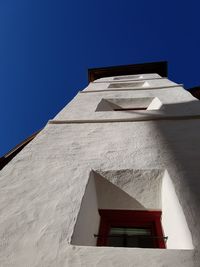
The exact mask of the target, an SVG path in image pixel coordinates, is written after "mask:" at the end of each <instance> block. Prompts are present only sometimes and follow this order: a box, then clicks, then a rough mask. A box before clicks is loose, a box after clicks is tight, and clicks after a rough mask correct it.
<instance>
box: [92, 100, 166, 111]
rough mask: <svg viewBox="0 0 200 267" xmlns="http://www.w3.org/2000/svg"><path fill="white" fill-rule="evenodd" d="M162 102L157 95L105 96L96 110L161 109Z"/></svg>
mask: <svg viewBox="0 0 200 267" xmlns="http://www.w3.org/2000/svg"><path fill="white" fill-rule="evenodd" d="M161 106H162V103H161V102H160V100H159V99H158V98H157V97H143V98H103V99H101V101H100V102H99V104H98V106H97V108H96V111H137V110H156V109H160V108H161Z"/></svg>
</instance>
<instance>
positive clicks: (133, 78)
mask: <svg viewBox="0 0 200 267" xmlns="http://www.w3.org/2000/svg"><path fill="white" fill-rule="evenodd" d="M142 78H143V76H142V75H126V76H118V77H114V79H113V80H116V81H119V80H130V79H132V80H138V79H142Z"/></svg>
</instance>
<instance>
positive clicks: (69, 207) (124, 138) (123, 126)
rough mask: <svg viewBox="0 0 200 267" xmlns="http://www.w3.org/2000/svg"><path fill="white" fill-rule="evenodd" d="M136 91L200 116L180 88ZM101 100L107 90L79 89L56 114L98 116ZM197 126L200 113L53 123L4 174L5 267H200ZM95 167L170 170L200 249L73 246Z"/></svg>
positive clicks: (0, 175) (0, 222)
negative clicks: (75, 96)
mask: <svg viewBox="0 0 200 267" xmlns="http://www.w3.org/2000/svg"><path fill="white" fill-rule="evenodd" d="M168 90H170V91H168ZM171 90H172V91H171ZM156 91H157V93H156ZM106 94H108V95H109V97H113V96H116V97H117V96H121V95H123V94H122V92H114V93H113V92H107V93H106ZM113 94H114V95H113ZM130 94H131V95H132V96H133V97H138V94H141V97H142V96H144V95H145V96H146V95H147V96H150V97H156V96H157V95H158V98H159V99H160V100H161V101H162V102H165V103H167V104H166V105H167V107H166V108H167V111H166V112H168V110H170V107H171V109H172V110H174V111H175V112H178V111H179V112H180V111H183V115H184V112H185V113H187V114H197V115H198V114H199V106H198V105H197V102H196V100H195V99H194V98H193V97H191V96H189V93H187V92H185V91H183V90H182V89H181V88H177V87H176V88H174V89H173V88H170V89H161V90H160V89H156V90H152V91H151V90H146V91H144V90H143V91H142V90H141V91H139V90H137V91H134V92H132V91H131V92H130V91H127V93H126V96H127V97H129V96H130ZM123 96H124V95H123ZM102 97H105V94H104V93H103V92H102V95H101V94H99V93H83V94H80V95H78V97H77V98H76V99H75V100H73V101H72V102H71V104H70V105H69V107H67V108H65V109H64V110H63V111H62V112H61V113H60V114H59V115H58V116H57V118H59V119H64V120H67V119H71V118H78V119H82V118H87V119H90V118H95V116H96V115H94V114H96V113H97V112H96V113H95V111H94V110H95V108H96V104H97V103H98V101H100V99H101V98H102ZM170 102H172V103H171V104H170ZM175 102H177V103H175ZM87 105H88V107H87ZM164 112H165V111H164V110H163V113H164ZM98 113H100V112H98ZM180 113H181V112H180ZM136 115H137V116H139V115H138V114H136ZM104 116H106V118H110V115H109V114H107V115H105V112H104ZM123 116H124V115H123ZM131 116H132V114H131ZM199 131H200V120H199V119H198V118H195V119H187V120H185V119H181V120H177V119H176V120H170V119H168V120H165V121H160V120H157V121H154V120H151V121H139V122H137V121H135V122H114V123H113V122H107V123H95V122H93V123H76V124H71V123H64V124H48V125H47V126H46V127H45V128H44V130H43V131H42V132H41V133H40V134H39V135H38V136H37V137H36V138H35V139H34V140H33V141H32V142H31V143H29V144H28V145H27V146H26V147H25V148H24V149H23V150H22V151H21V152H20V153H19V154H18V155H17V156H16V157H15V158H14V159H13V160H12V161H11V162H10V163H9V164H8V165H7V166H6V167H5V168H4V169H3V170H2V171H1V172H0V188H1V194H0V238H1V239H0V240H1V243H0V266H3V267H8V266H9V267H10V266H17V267H18V266H19V267H22V266H34V267H41V266H45V267H46V266H48V267H49V266H52V267H53V266H73V267H77V266H86V267H87V266H89V267H90V266H120V267H121V266H134V267H139V266H144V267H146V266H155V267H161V266H162V267H164V266H165V267H166V266H167V267H168V266H170V267H171V266H173V267H180V266H181V267H183V266H184V267H193V266H195V267H199V265H200V260H199V248H200V226H199V218H200V211H199V205H200V199H199V195H200V192H199V188H200V180H199V171H200V166H199V160H198V159H199V157H200V147H199V146H200V145H199ZM92 169H93V170H101V171H103V172H106V171H108V170H113V171H114V170H122V169H123V170H124V169H126V170H147V169H148V170H151V169H162V170H165V169H167V170H168V173H169V175H170V177H171V179H172V182H173V185H174V188H175V191H176V194H177V197H178V199H179V201H180V205H181V206H182V209H183V212H184V215H185V218H186V221H187V224H188V226H189V230H190V232H191V235H192V239H193V244H194V246H195V250H173V251H171V250H159V249H125V248H103V247H102V248H96V247H87V246H86V247H82V246H72V245H70V242H71V238H72V234H73V231H74V226H75V223H76V220H77V216H78V213H79V210H80V206H81V201H82V198H83V196H84V192H85V188H86V184H87V182H88V179H89V175H90V172H91V170H92ZM130 190H131V189H130Z"/></svg>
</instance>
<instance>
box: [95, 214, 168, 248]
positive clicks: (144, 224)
mask: <svg viewBox="0 0 200 267" xmlns="http://www.w3.org/2000/svg"><path fill="white" fill-rule="evenodd" d="M99 214H100V216H101V221H100V228H99V234H98V239H97V245H98V246H109V247H139V248H165V247H166V246H165V237H164V236H163V231H162V226H161V211H139V210H137V211H136V210H99Z"/></svg>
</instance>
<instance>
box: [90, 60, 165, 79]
mask: <svg viewBox="0 0 200 267" xmlns="http://www.w3.org/2000/svg"><path fill="white" fill-rule="evenodd" d="M167 65H168V64H167V61H157V62H148V63H140V64H131V65H120V66H111V67H101V68H90V69H88V80H89V82H93V81H94V80H96V79H99V78H103V77H111V76H120V75H131V74H142V73H158V74H159V75H161V76H162V77H167V76H168V68H167V67H168V66H167Z"/></svg>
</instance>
